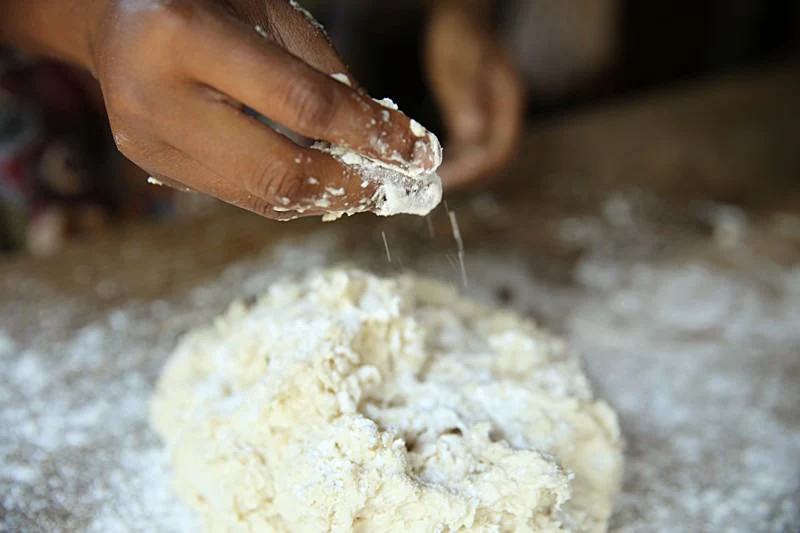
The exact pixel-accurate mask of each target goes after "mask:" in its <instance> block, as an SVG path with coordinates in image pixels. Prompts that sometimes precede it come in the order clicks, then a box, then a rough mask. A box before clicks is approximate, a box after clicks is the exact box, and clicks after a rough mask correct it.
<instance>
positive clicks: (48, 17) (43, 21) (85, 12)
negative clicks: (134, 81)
mask: <svg viewBox="0 0 800 533" xmlns="http://www.w3.org/2000/svg"><path fill="white" fill-rule="evenodd" d="M101 4H103V1H102V0H4V1H3V2H0V44H2V45H4V46H9V47H12V48H15V49H18V50H20V51H22V52H26V53H29V54H35V55H41V56H46V57H51V58H53V59H59V60H62V61H67V62H70V63H73V64H76V65H78V66H81V67H83V68H85V69H87V70H90V71H93V70H94V68H93V58H92V46H91V36H92V34H93V32H94V27H95V25H96V22H97V21H98V20H99V12H100V10H101V9H102V7H101Z"/></svg>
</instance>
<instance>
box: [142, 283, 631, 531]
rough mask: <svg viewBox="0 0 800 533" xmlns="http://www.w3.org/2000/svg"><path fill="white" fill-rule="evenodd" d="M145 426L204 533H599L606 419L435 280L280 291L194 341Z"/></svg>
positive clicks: (522, 324) (617, 443)
mask: <svg viewBox="0 0 800 533" xmlns="http://www.w3.org/2000/svg"><path fill="white" fill-rule="evenodd" d="M152 414H153V421H154V425H155V427H156V429H157V430H158V432H159V433H160V434H161V435H162V437H163V438H164V439H165V441H166V443H167V447H168V449H169V452H170V455H171V457H172V466H173V469H174V477H175V486H176V488H177V491H178V492H179V494H180V495H181V496H182V498H183V499H184V500H185V501H186V502H187V503H189V504H190V505H191V507H193V508H194V509H195V510H196V511H197V512H198V513H199V514H200V515H201V517H202V519H203V521H204V523H205V526H206V529H207V530H209V531H276V532H278V531H286V532H288V531H291V532H306V531H308V532H318V531H332V532H346V531H365V532H366V531H420V532H422V531H497V532H511V531H528V532H533V531H537V532H564V531H587V532H599V531H605V530H606V528H607V522H608V519H609V516H610V514H611V500H612V498H613V496H614V495H615V493H616V492H617V491H618V490H619V485H620V477H621V471H622V451H621V447H622V445H621V439H620V434H619V428H618V425H617V418H616V415H615V414H614V412H613V411H612V410H611V409H610V408H609V407H608V405H606V404H605V403H604V402H602V401H600V400H597V399H595V398H594V397H593V395H592V392H591V389H590V386H589V383H588V381H587V379H586V377H585V376H584V374H583V372H582V371H581V368H580V365H579V362H578V360H577V359H576V358H575V357H574V356H573V355H572V354H571V353H569V351H567V349H566V347H565V344H564V342H563V341H562V340H561V339H559V338H556V337H554V336H552V335H550V334H548V333H546V332H545V331H543V330H541V329H539V328H538V327H536V326H535V325H534V324H533V323H532V322H530V321H528V320H524V319H522V318H520V317H519V316H518V315H516V314H514V313H511V312H507V311H499V310H495V309H492V308H489V307H484V306H482V305H479V304H477V303H475V302H473V301H472V300H469V299H467V298H465V297H462V296H460V295H459V294H458V293H457V292H456V291H455V289H453V288H450V287H448V286H446V285H443V284H441V283H439V282H435V281H432V280H427V279H422V278H417V277H412V276H403V277H400V278H392V279H384V278H378V277H375V276H373V275H370V274H366V273H363V272H360V271H347V270H331V271H324V272H321V273H314V274H311V275H309V276H308V277H306V278H305V279H303V280H302V281H300V282H288V281H284V282H278V283H275V284H273V285H272V286H271V287H270V289H269V291H268V292H267V294H265V295H264V296H263V297H261V299H259V300H258V301H257V302H256V303H255V304H254V305H252V306H251V307H250V308H248V307H246V306H245V305H244V304H242V303H235V304H233V305H232V306H231V307H230V309H229V310H228V312H227V313H226V314H225V315H224V316H222V317H220V318H218V319H217V320H216V321H215V322H214V323H213V325H211V326H209V327H204V328H200V329H196V330H194V331H192V332H190V333H189V334H188V335H187V336H186V337H184V339H183V340H182V341H181V343H180V344H179V346H178V348H177V349H176V351H175V353H174V355H173V356H172V358H171V360H170V361H169V362H168V363H167V366H166V368H165V370H164V372H163V374H162V377H161V379H160V382H159V385H158V387H157V390H156V393H155V397H154V401H153V408H152Z"/></svg>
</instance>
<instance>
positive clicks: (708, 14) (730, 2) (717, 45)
mask: <svg viewBox="0 0 800 533" xmlns="http://www.w3.org/2000/svg"><path fill="white" fill-rule="evenodd" d="M426 3H427V2H425V1H424V0H418V1H412V0H405V1H394V2H374V1H369V0H338V1H328V2H326V1H311V2H304V5H308V7H309V9H310V10H311V11H313V12H314V13H315V14H316V15H317V16H318V17H319V18H320V19H321V20H324V21H326V24H327V27H328V28H329V32H330V34H331V37H332V39H333V40H334V42H335V44H336V45H337V48H338V49H339V51H340V52H341V53H342V55H343V56H344V58H345V59H346V61H348V63H349V64H350V65H351V66H352V68H353V70H354V72H355V74H356V76H357V77H358V78H359V79H360V80H362V82H363V83H364V84H365V85H366V87H367V88H368V89H369V90H370V92H371V93H372V94H374V95H390V96H391V97H392V98H393V99H395V100H396V101H397V102H398V103H399V104H400V108H401V109H405V110H407V112H408V113H409V114H411V115H412V116H417V115H419V116H421V117H422V118H423V119H425V121H426V122H425V123H426V124H431V125H433V124H437V123H438V118H439V117H437V116H436V112H435V106H434V103H433V102H432V101H431V98H430V90H429V89H428V88H427V87H426V85H425V76H424V75H423V74H422V72H421V65H422V62H421V60H420V58H421V57H422V50H421V45H422V40H423V30H424V24H425V9H426V6H425V4H426ZM496 6H497V10H496V13H495V16H496V21H495V22H496V24H497V25H498V26H499V28H500V31H501V33H502V36H503V38H504V40H505V41H506V43H507V44H508V46H509V47H510V49H511V50H512V53H513V57H514V59H515V61H516V64H517V67H518V68H519V69H520V71H521V72H522V74H523V75H524V77H525V81H526V82H527V88H528V91H529V93H528V95H529V96H528V101H529V110H530V111H529V113H530V117H531V119H535V118H537V117H541V116H543V115H545V114H548V113H559V112H565V111H568V110H570V109H574V108H575V107H577V106H586V105H592V104H596V103H598V102H601V101H604V100H609V99H614V98H624V97H626V96H630V95H632V94H633V93H636V92H637V91H642V90H646V89H649V88H653V87H659V86H665V85H669V84H675V83H679V82H683V81H686V80H690V79H692V78H698V77H702V76H712V75H715V74H722V73H726V72H730V71H733V70H736V69H746V68H749V67H753V66H756V65H760V64H770V63H772V64H774V63H780V62H787V61H791V60H796V59H797V58H798V53H800V1H798V0H652V1H647V2H642V1H637V0H507V1H498V2H496ZM440 129H441V128H440Z"/></svg>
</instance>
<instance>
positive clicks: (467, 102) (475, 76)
mask: <svg viewBox="0 0 800 533" xmlns="http://www.w3.org/2000/svg"><path fill="white" fill-rule="evenodd" d="M485 3H486V2H485V0H467V1H457V0H439V1H437V2H436V4H435V5H434V7H433V11H432V14H431V18H430V22H429V26H428V32H427V46H426V58H425V59H426V67H427V72H428V77H429V79H430V82H431V85H432V88H433V91H434V94H435V96H436V99H437V100H438V102H439V105H440V107H441V110H442V115H443V117H444V121H445V126H446V128H447V130H448V133H449V145H448V146H447V147H446V152H445V153H446V158H445V162H444V164H443V165H442V168H441V169H440V171H439V174H440V175H441V176H442V180H443V181H444V184H445V186H447V187H449V188H457V187H461V186H464V185H467V184H470V183H473V182H474V181H475V180H478V179H482V178H490V177H493V176H494V175H495V174H496V173H497V172H499V171H500V170H502V168H503V167H504V166H505V165H506V164H507V163H508V162H509V160H510V159H511V157H512V156H513V155H514V151H515V149H516V146H517V144H518V142H519V138H520V134H521V131H522V125H523V111H524V103H523V89H522V82H521V80H520V78H519V76H518V75H517V73H516V71H515V69H514V67H513V65H512V63H511V61H510V59H509V58H508V57H507V55H506V53H505V50H504V49H503V47H502V45H501V44H500V43H498V42H497V39H496V38H495V36H494V35H493V33H492V32H491V30H490V29H489V28H487V27H486V26H485V24H486V23H485V18H486V17H485V16H483V17H482V15H486V14H487V13H482V10H481V8H482V7H485V5H484V4H485Z"/></svg>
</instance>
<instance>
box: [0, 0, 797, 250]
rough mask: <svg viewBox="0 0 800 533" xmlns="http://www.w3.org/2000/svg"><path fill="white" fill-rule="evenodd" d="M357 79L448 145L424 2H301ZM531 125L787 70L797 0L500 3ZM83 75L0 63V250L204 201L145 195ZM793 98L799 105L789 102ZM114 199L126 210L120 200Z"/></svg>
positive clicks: (55, 242) (793, 59)
mask: <svg viewBox="0 0 800 533" xmlns="http://www.w3.org/2000/svg"><path fill="white" fill-rule="evenodd" d="M302 4H303V6H304V7H307V8H308V9H309V10H310V11H311V12H313V14H314V15H315V16H316V17H317V18H318V19H319V20H320V21H322V22H323V24H324V25H325V26H326V28H327V29H328V31H329V34H330V36H331V38H332V40H333V41H334V43H335V45H336V47H337V48H338V49H339V51H340V53H341V54H342V56H343V57H344V59H345V61H346V62H347V63H348V64H349V65H351V67H352V70H353V72H354V74H355V75H356V77H357V78H358V79H359V80H361V82H362V83H363V84H364V85H365V86H366V88H367V89H368V90H369V92H370V93H371V94H372V95H373V96H376V97H386V96H388V97H391V98H392V99H393V100H395V101H396V102H397V103H398V104H399V106H400V108H401V109H403V110H404V111H405V112H406V113H407V114H409V115H411V116H414V117H417V118H418V119H419V120H420V121H421V122H422V123H424V124H425V125H426V126H428V127H429V128H431V129H432V130H434V131H436V132H437V133H438V134H439V135H440V137H442V138H443V140H444V142H445V144H446V143H447V136H446V133H447V132H446V131H444V128H443V127H442V120H441V117H440V116H439V113H438V110H437V106H436V103H435V102H434V100H433V97H432V92H431V90H430V87H428V86H427V85H426V83H427V81H426V76H425V75H424V73H423V68H424V61H423V40H424V34H425V24H426V19H427V14H428V10H429V9H430V5H431V1H430V0H396V1H392V2H378V1H369V0H305V1H304V2H302ZM494 7H495V9H494V12H493V13H491V16H492V17H493V18H494V20H491V21H487V22H489V23H490V24H491V25H493V26H494V27H496V28H497V29H498V32H499V35H500V37H501V38H502V40H503V41H504V43H505V44H506V45H507V48H508V50H509V51H510V52H511V55H512V57H513V59H514V61H515V63H516V67H517V69H518V70H519V72H520V74H521V75H522V77H523V78H524V83H525V85H526V89H527V119H528V121H529V123H531V124H536V123H541V122H542V121H543V120H549V119H553V118H557V117H559V116H563V115H567V114H571V113H576V112H579V111H580V110H581V109H584V108H591V107H595V106H601V105H606V104H608V105H615V104H617V103H620V102H623V101H624V100H626V99H631V98H636V97H637V95H640V94H641V93H645V92H647V91H652V90H655V89H665V88H669V87H670V86H674V85H680V84H683V83H686V82H688V81H690V80H693V79H698V78H713V77H717V76H721V75H724V74H728V73H732V72H757V71H758V69H760V68H767V67H768V66H775V65H786V64H792V65H793V64H797V59H798V55H799V54H800V0H652V1H648V2H642V1H636V0H506V1H501V0H498V1H497V2H494ZM89 86H90V82H89V81H87V79H86V75H85V74H82V73H77V72H73V71H70V70H69V69H67V68H66V67H65V66H63V65H58V64H53V63H47V62H45V63H42V62H39V61H36V62H31V61H29V58H21V57H17V56H13V55H9V54H3V55H0V173H2V176H0V178H2V179H0V249H2V250H5V251H10V252H20V251H26V250H27V251H30V252H33V253H35V254H38V255H49V254H51V253H54V252H55V251H57V250H58V249H60V248H61V247H62V246H63V244H64V242H66V240H67V239H68V238H69V237H70V236H74V235H87V234H89V235H91V234H94V233H96V232H98V231H101V230H102V229H103V228H105V227H107V226H108V225H109V223H111V222H113V221H115V220H116V221H118V220H124V219H130V218H137V217H141V216H143V215H144V216H149V217H156V218H171V217H174V216H175V215H180V213H182V212H186V211H189V212H194V211H198V210H203V209H206V208H207V206H208V205H211V204H212V203H213V202H212V201H211V200H210V199H207V198H202V197H198V196H195V195H175V194H173V192H172V191H171V190H167V189H164V188H158V187H152V186H148V185H147V183H146V181H145V178H146V176H143V175H142V173H141V172H140V171H139V170H138V169H136V168H135V167H134V166H133V165H131V164H129V163H128V162H127V161H125V160H124V159H123V158H121V157H119V155H118V154H116V153H115V149H114V146H113V143H112V142H111V137H110V134H109V131H108V126H107V124H106V122H105V119H104V117H103V114H102V103H101V102H100V101H99V99H98V98H97V95H96V94H93V93H92V91H91V90H87V88H88V87H89ZM798 98H800V97H798ZM122 198H124V199H125V201H124V202H123V201H122V200H121V199H122Z"/></svg>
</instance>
